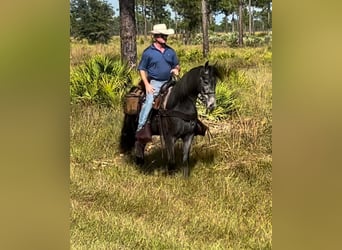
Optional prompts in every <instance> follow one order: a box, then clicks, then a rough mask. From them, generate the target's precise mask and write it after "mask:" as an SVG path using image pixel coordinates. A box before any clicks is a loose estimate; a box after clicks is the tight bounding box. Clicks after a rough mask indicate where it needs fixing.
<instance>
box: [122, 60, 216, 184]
mask: <svg viewBox="0 0 342 250" xmlns="http://www.w3.org/2000/svg"><path fill="white" fill-rule="evenodd" d="M218 78H221V77H220V74H219V71H218V69H217V68H216V67H215V66H213V65H209V62H206V63H205V65H204V66H198V67H195V68H193V69H191V70H190V71H188V72H187V73H185V74H184V76H183V77H182V78H181V79H180V80H179V81H178V82H177V83H176V84H175V85H174V86H173V87H172V90H171V91H170V94H169V97H168V100H167V103H166V107H165V108H164V109H163V108H161V109H159V110H155V109H152V113H151V118H150V124H151V132H152V134H153V135H160V136H161V142H162V144H164V146H165V147H166V152H167V159H168V168H167V171H173V170H174V169H175V142H176V140H177V139H179V138H181V139H182V141H183V161H182V162H183V174H184V177H189V174H190V169H189V153H190V148H191V143H192V141H193V138H194V136H195V135H197V134H196V127H197V126H198V124H197V123H198V122H199V121H198V119H197V109H196V101H197V98H198V97H199V99H200V100H201V101H202V103H203V104H204V105H205V107H206V109H207V111H209V112H211V111H212V110H213V109H214V108H215V105H216V96H215V89H216V83H217V79H218ZM137 123H138V115H127V114H125V117H124V122H123V127H122V131H121V141H120V149H121V152H123V153H125V152H128V151H131V150H132V149H133V147H134V146H135V156H136V163H137V164H140V165H141V164H144V151H145V146H146V143H144V142H140V141H138V140H136V139H135V132H136V129H137Z"/></svg>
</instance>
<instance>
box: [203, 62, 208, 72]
mask: <svg viewBox="0 0 342 250" xmlns="http://www.w3.org/2000/svg"><path fill="white" fill-rule="evenodd" d="M208 71H209V61H206V63H205V64H204V72H205V73H208Z"/></svg>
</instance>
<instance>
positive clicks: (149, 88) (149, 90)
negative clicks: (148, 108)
mask: <svg viewBox="0 0 342 250" xmlns="http://www.w3.org/2000/svg"><path fill="white" fill-rule="evenodd" d="M145 90H146V94H147V93H148V94H153V92H154V88H153V87H152V85H151V84H150V83H148V82H147V83H145Z"/></svg>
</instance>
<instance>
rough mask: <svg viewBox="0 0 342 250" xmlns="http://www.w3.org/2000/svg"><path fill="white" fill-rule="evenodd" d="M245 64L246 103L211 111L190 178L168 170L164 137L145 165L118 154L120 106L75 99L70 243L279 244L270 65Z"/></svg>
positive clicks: (165, 246) (100, 245) (212, 246)
mask: <svg viewBox="0 0 342 250" xmlns="http://www.w3.org/2000/svg"><path fill="white" fill-rule="evenodd" d="M240 50H241V51H242V50H243V52H241V53H243V54H246V51H247V52H248V49H240ZM74 53H75V51H74ZM225 53H226V52H225ZM235 53H239V49H236V51H235ZM253 53H254V52H253V51H252V52H251V53H250V54H251V55H252V56H253V55H254V54H253ZM255 55H257V54H256V53H255ZM250 60H253V58H252V59H250ZM75 64H76V63H75ZM184 64H186V63H184ZM189 67H190V66H189ZM185 68H186V65H185ZM243 71H244V76H245V78H246V79H247V80H248V81H250V82H252V83H253V86H254V87H253V88H248V90H247V91H246V92H245V93H243V95H242V96H241V98H242V99H243V100H244V101H243V108H244V109H245V110H246V112H240V113H238V114H236V115H234V116H232V117H230V118H229V119H228V120H222V121H211V120H210V121H209V120H204V122H205V123H207V124H208V125H209V126H210V130H211V133H212V135H213V138H212V139H210V141H209V139H208V138H207V137H197V138H196V139H195V141H194V143H193V147H192V150H191V156H190V157H191V160H190V163H191V167H192V169H191V174H190V178H189V179H187V180H186V179H184V178H183V177H182V172H181V171H179V172H177V173H176V174H175V175H174V176H165V175H163V166H164V163H165V160H164V158H163V156H165V154H164V153H163V152H162V151H161V149H160V144H159V141H158V138H153V143H152V144H150V145H149V147H148V151H147V158H146V162H147V164H146V166H144V167H143V168H139V167H137V166H136V165H135V164H134V162H133V161H132V157H131V156H122V155H120V154H119V150H118V141H119V135H120V129H121V125H122V118H123V114H122V110H121V109H120V107H118V108H117V109H109V108H104V107H96V106H87V107H84V106H78V105H74V106H72V107H71V117H70V126H71V128H70V129H71V138H70V151H71V152H70V154H71V164H70V194H71V214H70V217H71V218H70V220H71V224H70V236H71V249H271V248H272V157H271V154H272V141H271V138H272V114H271V112H272V86H271V85H272V72H271V66H270V65H262V64H258V65H257V66H254V67H250V68H245V69H243ZM176 153H177V161H178V162H179V161H180V152H179V147H178V150H177V151H176Z"/></svg>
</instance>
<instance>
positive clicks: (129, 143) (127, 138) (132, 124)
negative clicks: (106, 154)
mask: <svg viewBox="0 0 342 250" xmlns="http://www.w3.org/2000/svg"><path fill="white" fill-rule="evenodd" d="M137 126H138V122H137V115H127V114H125V116H124V121H123V125H122V129H121V136H120V146H119V147H120V152H121V153H128V152H130V151H131V150H132V149H133V147H134V143H135V132H136V129H137Z"/></svg>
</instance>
